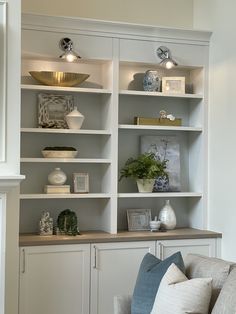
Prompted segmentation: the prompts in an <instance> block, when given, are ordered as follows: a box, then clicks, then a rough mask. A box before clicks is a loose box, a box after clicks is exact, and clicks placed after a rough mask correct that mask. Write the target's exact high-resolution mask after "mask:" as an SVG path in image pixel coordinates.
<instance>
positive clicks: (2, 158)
mask: <svg viewBox="0 0 236 314" xmlns="http://www.w3.org/2000/svg"><path fill="white" fill-rule="evenodd" d="M0 5H1V6H2V14H3V16H2V18H3V24H2V26H3V29H2V32H3V37H4V38H3V51H2V53H3V57H2V58H3V65H2V68H3V73H2V82H1V84H2V92H3V94H2V103H0V113H1V116H2V118H1V121H0V122H1V128H2V130H1V131H2V138H0V146H1V152H2V153H1V154H0V163H3V162H6V97H7V96H6V95H7V84H6V80H7V3H6V2H0ZM0 101H1V100H0Z"/></svg>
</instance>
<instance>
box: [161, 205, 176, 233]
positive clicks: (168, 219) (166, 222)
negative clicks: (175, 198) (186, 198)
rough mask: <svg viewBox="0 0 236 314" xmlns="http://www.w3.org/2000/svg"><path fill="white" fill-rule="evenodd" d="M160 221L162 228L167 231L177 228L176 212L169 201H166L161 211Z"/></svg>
mask: <svg viewBox="0 0 236 314" xmlns="http://www.w3.org/2000/svg"><path fill="white" fill-rule="evenodd" d="M159 220H160V221H161V227H162V228H164V229H166V230H171V229H174V228H175V227H176V216H175V212H174V210H173V208H172V207H171V205H170V201H169V200H167V201H166V203H165V206H164V207H163V208H162V209H161V211H160V213H159Z"/></svg>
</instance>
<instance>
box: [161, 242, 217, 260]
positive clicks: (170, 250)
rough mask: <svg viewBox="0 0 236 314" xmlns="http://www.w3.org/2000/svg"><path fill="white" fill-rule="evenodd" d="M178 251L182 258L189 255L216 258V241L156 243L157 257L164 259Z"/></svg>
mask: <svg viewBox="0 0 236 314" xmlns="http://www.w3.org/2000/svg"><path fill="white" fill-rule="evenodd" d="M178 251H180V252H181V253H182V256H183V258H185V257H186V255H188V254H189V253H193V254H201V255H205V256H209V257H216V239H186V240H165V241H157V247H156V252H157V257H159V258H160V259H165V258H167V257H169V256H170V255H172V254H174V253H176V252H178Z"/></svg>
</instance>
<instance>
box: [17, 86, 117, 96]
mask: <svg viewBox="0 0 236 314" xmlns="http://www.w3.org/2000/svg"><path fill="white" fill-rule="evenodd" d="M21 89H22V90H39V91H40V90H41V91H58V92H59V91H60V92H70V93H90V94H111V93H112V92H111V90H109V89H103V88H84V87H61V86H46V85H34V84H21Z"/></svg>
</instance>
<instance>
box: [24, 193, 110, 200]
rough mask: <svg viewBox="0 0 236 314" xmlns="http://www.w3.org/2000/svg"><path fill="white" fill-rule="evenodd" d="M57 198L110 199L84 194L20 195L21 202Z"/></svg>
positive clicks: (99, 195)
mask: <svg viewBox="0 0 236 314" xmlns="http://www.w3.org/2000/svg"><path fill="white" fill-rule="evenodd" d="M58 198H65V199H67V198H75V199H77V198H83V199H84V198H87V199H90V198H110V194H108V193H86V194H74V193H70V194H69V193H68V194H20V199H21V200H27V199H28V200H30V199H58Z"/></svg>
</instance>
